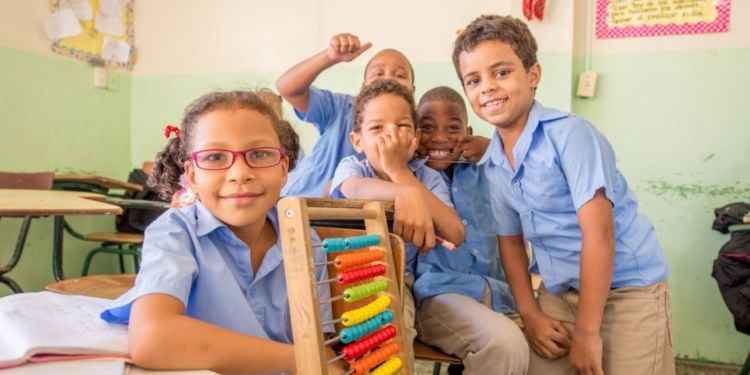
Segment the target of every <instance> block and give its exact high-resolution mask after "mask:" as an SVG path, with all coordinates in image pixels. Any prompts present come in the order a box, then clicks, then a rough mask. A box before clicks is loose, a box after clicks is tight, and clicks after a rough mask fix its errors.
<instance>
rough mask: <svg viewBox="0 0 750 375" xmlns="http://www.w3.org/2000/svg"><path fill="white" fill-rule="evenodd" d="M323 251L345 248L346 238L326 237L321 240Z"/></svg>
mask: <svg viewBox="0 0 750 375" xmlns="http://www.w3.org/2000/svg"><path fill="white" fill-rule="evenodd" d="M322 244H323V252H326V253H330V252H333V251H340V250H345V249H346V245H347V244H346V240H345V239H343V238H326V239H324V240H323V241H322Z"/></svg>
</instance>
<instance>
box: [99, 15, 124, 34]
mask: <svg viewBox="0 0 750 375" xmlns="http://www.w3.org/2000/svg"><path fill="white" fill-rule="evenodd" d="M94 28H95V29H96V30H97V31H99V32H100V33H103V34H109V35H114V36H120V35H122V34H124V33H125V29H124V27H123V26H122V19H121V18H120V17H109V16H107V15H105V14H103V13H102V12H97V13H96V18H94Z"/></svg>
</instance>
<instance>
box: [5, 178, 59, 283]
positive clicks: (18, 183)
mask: <svg viewBox="0 0 750 375" xmlns="http://www.w3.org/2000/svg"><path fill="white" fill-rule="evenodd" d="M53 178H54V174H53V173H52V172H40V173H15V172H0V189H33V190H50V189H52V180H53ZM33 218H35V217H34V216H24V217H23V223H21V230H20V231H19V234H18V240H17V241H16V247H15V249H14V251H13V255H12V256H11V258H10V260H9V261H8V263H7V264H6V265H5V266H3V267H1V268H0V283H2V284H5V285H7V286H8V287H9V288H10V289H11V290H13V292H14V293H21V292H23V290H22V289H21V286H20V285H18V283H16V281H15V280H13V279H11V278H9V277H7V276H5V274H6V273H8V272H10V271H11V270H13V268H14V267H15V266H16V265H17V264H18V261H19V259H21V254H22V253H23V247H24V245H25V244H26V237H27V235H28V234H29V227H30V226H31V219H33Z"/></svg>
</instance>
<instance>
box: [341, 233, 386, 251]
mask: <svg viewBox="0 0 750 375" xmlns="http://www.w3.org/2000/svg"><path fill="white" fill-rule="evenodd" d="M346 242H347V243H346V247H347V250H351V249H359V248H363V247H368V246H375V245H378V244H380V236H378V235H377V234H368V235H366V236H356V237H349V238H347V239H346Z"/></svg>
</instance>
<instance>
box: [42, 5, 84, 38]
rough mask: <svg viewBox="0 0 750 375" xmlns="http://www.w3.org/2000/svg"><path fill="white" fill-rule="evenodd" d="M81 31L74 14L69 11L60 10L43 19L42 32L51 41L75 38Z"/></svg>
mask: <svg viewBox="0 0 750 375" xmlns="http://www.w3.org/2000/svg"><path fill="white" fill-rule="evenodd" d="M82 31H83V29H81V24H80V23H79V22H78V18H77V17H76V14H75V12H73V11H72V10H70V9H62V10H60V11H59V12H55V13H52V14H50V15H48V16H47V17H44V32H45V33H47V37H48V38H50V39H51V40H59V39H62V38H67V37H71V36H75V35H78V34H80V33H81V32H82Z"/></svg>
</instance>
